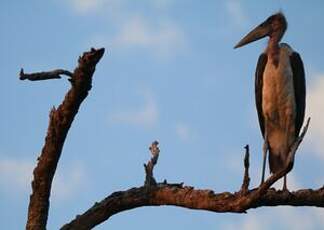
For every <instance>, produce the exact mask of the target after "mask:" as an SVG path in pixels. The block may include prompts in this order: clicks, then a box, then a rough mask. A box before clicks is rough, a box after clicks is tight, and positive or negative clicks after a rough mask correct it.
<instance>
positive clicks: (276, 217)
mask: <svg viewBox="0 0 324 230" xmlns="http://www.w3.org/2000/svg"><path fill="white" fill-rule="evenodd" d="M280 9H281V10H282V11H283V12H284V13H285V15H286V17H287V20H288V23H289V27H288V31H287V33H286V35H285V37H284V38H283V40H284V41H285V42H287V43H289V44H290V45H291V46H292V47H293V48H294V49H295V50H297V51H298V52H300V54H301V55H302V57H303V60H304V64H305V69H306V73H307V76H306V77H307V93H308V96H307V114H306V116H311V117H312V121H311V125H310V129H309V132H308V134H307V136H306V138H305V140H304V142H303V144H302V146H301V148H300V149H299V152H298V154H297V156H296V163H295V167H294V169H293V171H292V172H291V173H290V174H289V176H288V186H289V188H290V189H291V190H295V189H299V188H305V187H312V188H318V187H320V186H322V185H323V181H324V174H323V165H324V150H323V149H324V145H323V141H322V140H323V138H324V123H323V122H322V116H323V115H322V114H323V113H324V103H323V98H324V65H323V52H324V44H323V40H324V32H323V30H322V27H323V26H322V22H323V21H324V15H323V10H324V3H323V1H320V0H314V1H303V2H302V1H298V2H297V1H293V0H276V1H252V0H250V1H236V0H228V1H225V0H224V1H207V0H206V1H203V2H201V1H190V0H187V1H184V0H178V1H176V0H150V1H149V0H142V1H140V0H139V1H130V0H92V1H91V0H66V1H64V0H49V1H40V0H38V1H37V0H31V1H17V0H10V1H9V0H2V1H1V2H0V11H1V14H0V25H1V30H2V33H1V36H0V50H1V51H2V52H1V53H0V63H1V64H0V65H1V71H2V72H1V73H2V83H1V85H0V88H1V90H0V102H1V106H2V112H1V113H0V127H1V132H0V175H1V176H0V200H1V206H0V220H1V225H2V227H3V228H4V229H22V227H23V226H25V222H26V215H27V214H26V213H27V206H28V201H29V194H30V192H31V189H30V181H31V175H32V169H33V167H34V165H35V163H36V158H37V156H38V154H39V152H40V151H41V148H42V145H43V142H44V137H45V136H44V135H45V133H46V128H47V125H48V114H49V110H50V108H51V107H52V106H57V105H58V104H59V103H60V102H61V101H62V99H63V97H64V95H65V93H66V91H67V90H68V89H69V83H68V81H66V80H65V79H61V80H52V81H43V82H27V81H24V82H23V81H19V80H18V73H19V70H20V68H21V67H24V69H25V71H26V72H35V71H46V70H51V69H55V68H64V69H68V70H71V71H72V70H73V69H74V68H75V66H76V64H77V63H76V62H77V58H78V56H79V55H81V54H82V52H84V51H86V50H89V48H90V47H97V48H99V47H105V48H106V53H105V56H104V57H103V59H102V60H101V61H100V63H99V64H98V66H97V70H96V72H95V75H94V80H93V88H92V91H91V92H90V95H89V96H88V98H87V99H86V100H85V102H84V103H83V104H82V107H81V109H80V111H79V114H78V115H77V117H76V119H75V121H74V123H73V126H72V128H71V129H70V132H69V135H68V137H67V140H66V143H65V146H64V149H63V154H62V157H61V159H60V162H59V165H58V169H57V172H56V175H55V178H54V185H53V191H52V196H51V207H50V211H49V219H48V229H58V227H59V226H61V225H62V224H64V223H66V222H68V221H69V220H71V219H72V218H73V217H74V216H75V215H76V214H79V213H82V212H83V211H85V210H86V209H87V208H89V207H90V206H91V205H92V204H93V203H94V202H95V201H99V200H101V199H103V198H104V197H106V196H107V195H109V194H110V193H112V192H113V191H116V190H124V189H128V188H130V187H134V186H141V185H142V184H143V182H144V169H143V163H144V162H146V161H147V160H148V159H149V157H150V154H149V151H148V146H149V145H150V143H151V142H152V141H153V140H155V139H157V140H159V141H160V148H161V154H160V159H159V162H158V165H157V167H156V169H155V176H156V179H157V180H159V181H161V180H163V179H167V180H168V181H170V182H184V183H185V184H187V185H191V186H195V187H198V188H209V189H214V190H215V191H216V192H222V191H235V190H237V189H239V187H240V185H241V179H242V176H243V167H242V159H243V152H244V149H243V147H244V145H246V144H250V148H251V159H250V160H251V168H250V173H251V177H252V182H251V183H252V185H253V186H255V185H257V184H258V183H259V180H260V174H261V171H260V170H261V155H262V154H261V145H262V139H261V135H260V131H259V127H258V123H257V117H256V111H255V105H254V71H255V65H256V61H257V58H258V55H259V54H260V53H261V52H262V50H263V49H264V47H265V45H266V39H264V40H262V41H258V42H255V43H254V44H253V45H252V44H251V45H249V46H247V47H244V48H242V49H239V50H234V49H233V46H234V45H235V44H236V43H237V42H238V41H239V40H240V38H241V37H242V36H243V35H245V34H246V33H247V32H248V31H249V30H250V29H251V28H253V27H254V26H255V25H257V24H259V23H260V22H261V21H263V20H264V19H265V18H266V17H268V16H269V15H271V14H272V13H274V12H277V11H278V10H280ZM276 187H278V188H279V187H280V188H281V182H280V183H278V185H276ZM296 219H298V220H300V221H298V222H297V221H296ZM323 219H324V212H323V211H322V210H320V209H316V208H290V207H279V208H259V209H257V210H250V211H249V213H248V214H247V215H236V214H216V213H209V212H205V211H191V210H187V209H182V208H175V207H158V208H157V207H153V208H150V207H147V208H140V209H135V210H131V211H127V212H123V213H120V214H118V215H116V216H113V217H112V218H111V219H110V220H109V221H107V222H106V223H104V224H102V225H100V226H98V227H97V228H96V229H139V228H141V229H148V228H149V226H152V225H153V224H154V229H155V230H159V229H174V228H177V229H187V230H190V229H217V228H222V229H237V228H242V229H260V228H262V229H273V227H274V226H275V227H276V228H277V229H287V228H291V229H320V226H323V225H324V222H323Z"/></svg>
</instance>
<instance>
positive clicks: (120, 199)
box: [62, 119, 324, 230]
mask: <svg viewBox="0 0 324 230" xmlns="http://www.w3.org/2000/svg"><path fill="white" fill-rule="evenodd" d="M309 121H310V119H308V121H307V124H306V126H305V127H304V129H303V131H302V133H301V135H300V136H299V137H298V138H297V140H296V141H295V143H294V144H293V146H292V147H291V150H290V152H289V156H288V161H287V162H286V167H285V168H284V169H283V170H281V171H280V172H278V173H276V174H274V175H272V176H270V177H269V178H268V179H267V180H266V181H265V182H264V183H263V184H261V185H260V187H258V188H256V189H253V190H248V186H249V181H250V178H249V173H248V170H249V147H248V146H246V147H245V149H246V153H245V158H244V167H245V173H244V178H243V184H242V187H241V190H240V191H239V192H236V193H229V192H223V193H218V194H215V193H214V191H211V190H196V189H194V188H193V187H187V186H185V187H183V185H182V184H167V183H166V182H164V183H159V184H156V183H155V180H154V178H153V168H154V165H155V164H156V162H157V157H158V155H159V152H160V150H159V149H158V147H157V145H158V143H157V142H153V144H152V146H151V148H150V150H151V152H152V155H153V157H152V158H151V160H150V161H149V163H148V164H147V165H145V169H146V181H145V186H143V187H139V188H132V189H129V190H127V191H122V192H115V193H113V194H111V195H110V196H108V197H107V198H105V199H104V200H102V201H101V202H99V203H95V205H94V206H93V207H91V208H90V209H89V210H88V211H86V212H85V213H83V214H82V215H78V216H76V218H75V219H74V220H73V221H71V222H70V223H68V224H66V225H64V226H63V227H62V229H65V230H66V229H90V228H92V227H94V226H96V225H98V224H100V223H102V222H103V221H105V220H107V219H108V218H110V217H111V216H112V215H114V214H116V213H119V212H122V211H125V210H130V209H133V208H138V207H143V206H159V205H173V206H179V207H184V208H190V209H201V210H207V211H213V212H233V213H245V212H246V211H247V210H248V209H251V208H258V207H262V206H278V205H291V206H315V207H324V187H322V188H320V189H318V190H311V189H303V190H298V191H296V192H292V193H290V192H288V191H276V190H274V189H269V188H270V186H271V185H272V184H273V183H275V182H276V181H277V180H279V179H280V178H281V177H283V176H284V175H286V174H287V173H288V172H289V171H290V170H291V169H292V164H293V160H294V157H295V154H296V151H297V149H298V146H299V145H300V143H301V142H302V140H303V138H304V136H305V134H306V132H307V129H308V126H309ZM154 152H155V153H154ZM152 180H153V181H154V183H151V182H152ZM148 186H149V189H148Z"/></svg>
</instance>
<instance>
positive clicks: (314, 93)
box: [306, 75, 324, 160]
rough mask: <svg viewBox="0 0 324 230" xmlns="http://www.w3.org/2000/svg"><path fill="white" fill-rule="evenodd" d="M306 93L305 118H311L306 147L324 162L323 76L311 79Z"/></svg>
mask: <svg viewBox="0 0 324 230" xmlns="http://www.w3.org/2000/svg"><path fill="white" fill-rule="evenodd" d="M313 79H315V80H314V82H311V84H310V86H309V87H308V91H307V98H306V117H308V116H310V117H311V122H310V127H309V130H308V133H307V135H306V136H307V137H306V138H307V142H306V143H307V145H308V146H309V147H311V148H313V149H314V150H315V151H312V152H314V153H315V154H316V156H318V157H319V158H320V159H322V160H324V142H323V140H324V122H323V116H324V102H323V99H324V75H319V76H318V77H315V78H313Z"/></svg>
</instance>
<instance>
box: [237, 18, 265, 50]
mask: <svg viewBox="0 0 324 230" xmlns="http://www.w3.org/2000/svg"><path fill="white" fill-rule="evenodd" d="M269 33H270V27H269V26H268V25H267V24H266V23H262V24H260V25H258V26H257V27H256V28H254V29H253V30H252V31H251V32H250V33H248V34H247V35H246V36H245V37H244V38H242V40H241V41H239V43H237V45H236V46H234V49H236V48H239V47H242V46H244V45H246V44H249V43H251V42H254V41H256V40H259V39H261V38H264V37H265V36H267V35H269Z"/></svg>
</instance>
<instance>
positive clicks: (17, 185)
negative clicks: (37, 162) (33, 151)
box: [0, 158, 34, 192]
mask: <svg viewBox="0 0 324 230" xmlns="http://www.w3.org/2000/svg"><path fill="white" fill-rule="evenodd" d="M33 168H34V165H33V164H32V162H30V161H27V160H17V159H9V158H5V159H1V160H0V175H1V176H0V185H1V187H2V188H5V190H6V191H8V192H10V191H16V190H19V191H28V190H29V189H30V182H31V179H32V171H33Z"/></svg>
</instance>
